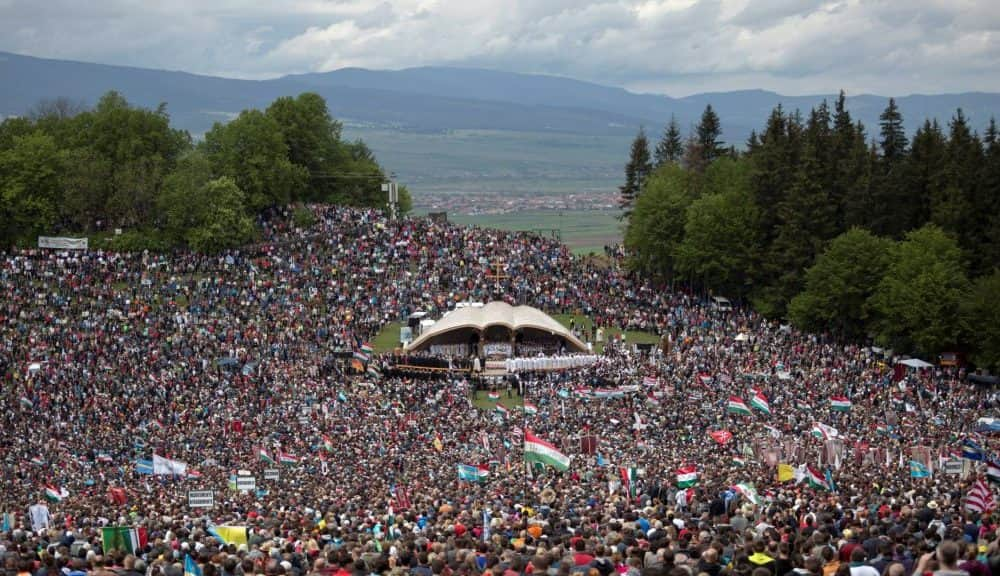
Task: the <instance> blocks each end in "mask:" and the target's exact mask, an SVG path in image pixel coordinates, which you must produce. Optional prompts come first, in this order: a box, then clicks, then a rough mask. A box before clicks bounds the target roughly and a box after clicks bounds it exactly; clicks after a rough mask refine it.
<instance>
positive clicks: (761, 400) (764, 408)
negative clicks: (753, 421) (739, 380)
mask: <svg viewBox="0 0 1000 576" xmlns="http://www.w3.org/2000/svg"><path fill="white" fill-rule="evenodd" d="M750 405H751V406H753V407H754V408H756V409H758V410H760V411H761V412H763V413H764V414H767V415H768V416H770V415H771V403H770V402H768V401H767V396H764V393H763V392H761V391H760V390H757V391H755V392H754V394H753V398H750Z"/></svg>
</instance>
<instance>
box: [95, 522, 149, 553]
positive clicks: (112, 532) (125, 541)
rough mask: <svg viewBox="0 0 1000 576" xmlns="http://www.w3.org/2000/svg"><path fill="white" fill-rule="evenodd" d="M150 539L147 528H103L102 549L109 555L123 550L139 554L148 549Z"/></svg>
mask: <svg viewBox="0 0 1000 576" xmlns="http://www.w3.org/2000/svg"><path fill="white" fill-rule="evenodd" d="M147 541H148V537H147V536H146V529H145V528H135V527H133V526H110V527H107V528H101V549H102V550H103V551H104V553H105V554H107V553H108V552H109V551H111V550H121V551H123V552H126V553H128V554H137V553H139V552H140V551H141V550H142V549H143V548H145V547H146V543H147Z"/></svg>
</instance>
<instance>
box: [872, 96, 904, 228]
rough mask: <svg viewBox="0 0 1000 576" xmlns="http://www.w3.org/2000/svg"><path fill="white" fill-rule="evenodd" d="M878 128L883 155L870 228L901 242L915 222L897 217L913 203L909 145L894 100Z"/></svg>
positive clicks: (874, 193) (887, 108)
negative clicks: (908, 171)
mask: <svg viewBox="0 0 1000 576" xmlns="http://www.w3.org/2000/svg"><path fill="white" fill-rule="evenodd" d="M879 127H880V139H879V147H880V149H881V152H882V154H881V156H880V158H879V162H878V168H877V170H876V171H875V175H874V180H873V187H872V206H871V210H872V215H871V225H870V227H871V231H872V232H874V233H875V234H878V235H880V236H889V237H892V238H902V236H903V234H905V233H906V231H907V227H908V226H909V221H910V220H912V219H911V218H909V217H906V218H899V217H898V211H899V210H901V209H906V206H907V205H908V203H909V202H910V198H909V190H908V186H907V181H906V180H907V178H906V176H907V175H906V170H905V162H906V155H907V146H908V142H907V140H906V133H905V132H904V130H903V116H902V114H901V113H900V111H899V107H898V106H896V101H895V100H894V99H892V98H890V99H889V105H888V106H887V107H886V109H885V110H884V111H883V112H882V114H881V115H880V116H879Z"/></svg>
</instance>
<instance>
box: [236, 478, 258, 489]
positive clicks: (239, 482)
mask: <svg viewBox="0 0 1000 576" xmlns="http://www.w3.org/2000/svg"><path fill="white" fill-rule="evenodd" d="M236 489H237V490H239V491H240V492H252V491H254V490H256V489H257V479H256V478H254V477H253V476H244V475H243V474H240V475H239V476H237V477H236Z"/></svg>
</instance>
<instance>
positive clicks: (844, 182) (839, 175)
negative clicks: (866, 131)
mask: <svg viewBox="0 0 1000 576" xmlns="http://www.w3.org/2000/svg"><path fill="white" fill-rule="evenodd" d="M856 143H857V138H855V131H854V124H853V123H852V121H851V113H850V112H848V111H847V96H846V95H845V94H844V91H843V90H841V91H840V95H839V96H838V97H837V102H836V103H835V104H834V107H833V135H832V140H831V151H830V162H831V166H830V170H831V177H832V182H831V184H830V202H831V203H832V204H833V205H834V208H835V215H834V224H835V227H836V229H837V232H838V233H841V232H844V231H846V230H847V222H846V216H845V204H846V203H847V198H848V196H850V195H851V194H852V193H854V191H855V190H854V189H855V187H856V186H857V185H858V182H857V180H858V173H859V171H858V170H857V166H856V154H855V146H856ZM861 144H862V147H863V146H864V140H863V139H862V141H861Z"/></svg>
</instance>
